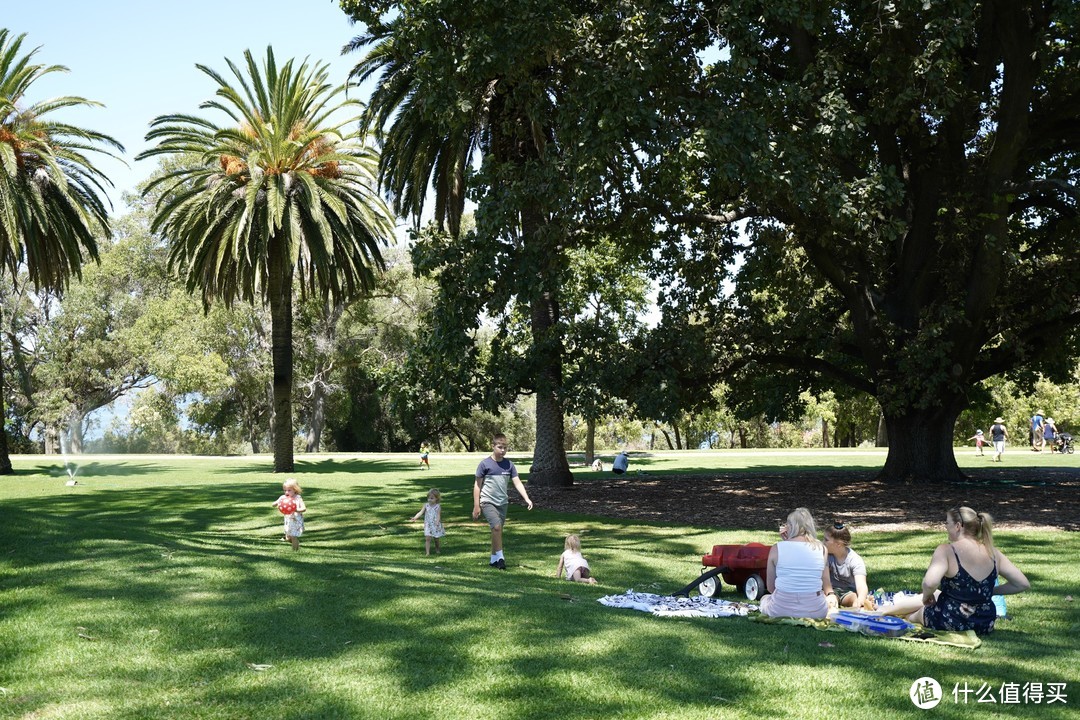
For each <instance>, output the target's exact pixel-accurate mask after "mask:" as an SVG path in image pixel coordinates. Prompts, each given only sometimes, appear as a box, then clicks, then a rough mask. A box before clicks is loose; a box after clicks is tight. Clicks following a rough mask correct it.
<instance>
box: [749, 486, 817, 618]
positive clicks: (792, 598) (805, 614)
mask: <svg viewBox="0 0 1080 720" xmlns="http://www.w3.org/2000/svg"><path fill="white" fill-rule="evenodd" d="M826 555H827V552H826V550H825V546H824V545H822V544H821V543H820V542H819V541H818V539H817V528H815V527H814V518H813V517H812V516H811V515H810V511H809V510H807V509H806V508H796V509H795V510H793V511H792V513H791V514H790V515H788V517H787V522H786V523H784V524H783V525H781V526H780V542H778V543H776V544H775V545H773V546H772V548H771V549H770V550H769V560H768V565H767V566H766V576H765V586H766V587H767V588H768V590H769V593H770V594H769V595H766V596H765V597H763V598H761V614H762V615H767V616H769V617H802V618H823V617H825V616H826V615H827V614H828V613H829V603H828V602H827V601H826V596H831V597H832V599H833V601H834V602H835V595H833V592H832V583H831V581H830V579H829V566H828V564H827V563H826V562H825V557H826Z"/></svg>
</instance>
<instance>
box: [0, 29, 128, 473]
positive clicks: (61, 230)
mask: <svg viewBox="0 0 1080 720" xmlns="http://www.w3.org/2000/svg"><path fill="white" fill-rule="evenodd" d="M25 37H26V35H25V34H23V35H18V36H15V37H12V36H11V34H10V33H9V32H8V30H7V29H3V28H0V272H7V273H9V274H10V275H11V277H12V278H17V277H18V275H19V272H20V270H23V271H25V272H26V276H27V278H28V279H29V280H30V282H31V283H33V284H34V285H35V286H36V287H37V288H39V289H40V288H50V289H53V290H56V291H62V290H63V289H64V288H65V287H66V286H67V283H68V280H69V279H70V278H71V276H72V275H74V276H76V277H79V276H81V273H82V264H83V262H84V260H85V259H87V258H89V259H92V260H97V242H96V240H95V236H96V235H98V234H101V235H104V236H109V235H110V230H109V213H108V210H107V209H106V206H105V202H103V200H102V196H103V195H104V193H105V186H106V185H110V186H111V183H110V182H109V179H108V178H107V177H105V175H104V174H102V173H101V172H100V171H99V170H98V169H97V168H96V167H94V165H93V163H92V162H91V161H90V158H89V157H88V155H87V153H91V152H96V153H104V154H105V155H109V156H114V155H113V154H112V153H111V152H109V151H108V150H106V149H105V148H112V149H115V150H117V151H120V152H123V149H124V148H123V146H121V145H120V143H118V142H116V141H115V140H113V139H112V138H111V137H109V136H107V135H103V134H101V133H98V132H94V131H92V130H86V129H83V128H79V127H76V126H74V125H69V124H67V123H63V122H58V121H56V120H53V119H51V117H50V116H51V115H52V114H53V113H55V112H56V111H58V110H64V109H66V108H72V107H87V106H89V107H93V106H100V104H99V103H95V102H92V101H90V100H86V99H84V98H81V97H73V96H65V97H58V98H53V99H51V100H44V101H41V102H37V103H33V104H28V102H27V100H26V96H27V91H28V90H29V89H30V87H31V86H32V85H33V83H34V82H35V81H36V80H38V79H39V78H41V77H42V76H44V75H48V74H50V73H54V72H67V68H65V67H64V66H62V65H37V64H33V63H32V62H31V61H32V59H33V56H34V55H35V54H36V53H37V50H38V49H37V48H35V49H33V50H31V51H30V52H28V53H26V54H23V52H22V43H23V40H24V38H25ZM2 388H3V366H2V365H0V419H2V418H3V417H5V415H4V403H3V392H2ZM11 473H12V467H11V460H10V458H9V457H8V446H7V434H6V432H4V431H0V474H5V475H7V474H11Z"/></svg>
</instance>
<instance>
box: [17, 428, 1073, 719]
mask: <svg viewBox="0 0 1080 720" xmlns="http://www.w3.org/2000/svg"><path fill="white" fill-rule="evenodd" d="M958 455H959V457H960V459H961V463H962V464H965V465H966V464H967V463H968V460H967V458H969V456H970V452H969V451H968V449H961V450H960V451H958ZM480 457H481V456H480V455H458V456H444V455H438V454H435V455H433V456H432V464H433V469H432V470H431V471H426V472H425V471H420V470H419V469H418V468H417V462H418V458H417V456H415V455H400V456H345V455H342V456H335V457H322V458H319V459H315V460H307V459H303V458H301V459H300V460H299V461H298V463H297V469H298V472H296V473H295V475H294V476H295V477H296V478H297V479H298V480H299V482H300V484H301V485H302V486H303V487H304V489H305V494H304V497H305V499H306V502H307V504H308V507H309V512H308V514H307V528H308V530H307V533H306V534H305V535H304V537H303V540H302V547H301V550H300V552H299V553H293V552H292V551H291V550H290V548H289V546H288V545H287V544H286V543H283V542H282V541H281V519H280V515H279V514H277V512H276V511H275V510H274V509H273V508H271V507H270V505H271V503H272V502H273V501H274V499H275V498H276V497H277V496H278V495H279V494H280V482H281V480H282V478H281V476H275V475H273V474H272V473H270V472H269V468H270V467H271V462H270V461H269V460H268V459H267V458H265V457H262V458H205V459H204V458H164V457H138V456H135V457H129V458H124V459H116V458H113V457H94V456H84V457H82V458H80V459H79V462H80V466H79V468H78V473H77V475H76V479H77V480H78V482H79V484H78V485H77V486H74V487H68V486H66V485H65V481H67V479H68V476H67V474H66V473H65V471H64V467H63V465H62V462H61V461H60V459H59V458H57V459H55V460H54V459H52V458H42V457H29V458H20V457H16V458H15V465H16V468H17V469H18V471H19V473H20V474H19V475H17V476H15V477H13V478H11V477H8V478H2V479H0V483H2V484H3V487H4V493H3V498H2V500H0V512H2V513H3V525H2V530H0V716H3V717H17V718H34V719H35V720H40V719H43V718H65V719H66V718H110V719H116V718H260V719H263V718H266V719H273V718H290V719H291V718H425V717H431V718H466V717H467V718H548V717H550V718H600V717H619V718H718V717H721V718H728V717H731V718H762V717H765V718H769V717H781V716H788V717H793V718H818V717H822V718H825V717H835V718H882V717H887V716H892V715H894V714H906V713H909V712H921V711H918V710H916V709H915V708H914V706H913V705H912V704H911V701H910V700H909V698H908V691H909V689H910V687H911V685H912V683H913V681H915V680H916V679H917V678H920V677H923V676H930V677H933V678H935V679H937V680H938V681H939V682H940V683H941V685H942V686H943V687H944V688H945V691H946V698H945V700H944V701H943V702H942V704H941V705H940V706H939V707H938V708H937V709H936V710H935V711H931V712H939V713H940V712H944V713H946V715H947V716H949V717H973V718H974V717H991V716H994V715H995V713H998V714H1000V715H1002V716H1008V717H1014V716H1016V717H1037V718H1040V719H1041V718H1056V717H1062V718H1064V717H1074V716H1075V705H1076V704H1077V703H1080V683H1078V682H1077V671H1076V668H1077V666H1078V665H1077V661H1078V660H1080V654H1078V652H1077V647H1078V644H1077V640H1076V638H1077V633H1078V630H1080V614H1078V612H1077V609H1076V603H1075V602H1073V601H1072V600H1071V599H1068V598H1067V596H1076V595H1077V594H1078V590H1080V564H1078V563H1077V562H1076V558H1077V557H1080V537H1078V535H1077V534H1076V533H1067V532H1049V531H1038V532H1036V531H1028V532H1015V531H1002V532H1000V533H998V534H997V537H996V539H997V542H998V545H999V546H1000V547H1001V548H1002V549H1003V550H1004V551H1005V552H1006V553H1007V554H1008V555H1009V556H1010V557H1011V558H1012V559H1013V560H1014V562H1016V563H1017V565H1019V566H1020V567H1021V568H1022V569H1023V570H1024V571H1025V572H1026V573H1027V575H1028V577H1029V578H1030V579H1031V581H1032V584H1033V588H1032V590H1031V591H1030V592H1028V593H1026V594H1024V595H1020V596H1016V597H1011V598H1009V610H1010V613H1011V614H1013V616H1014V618H1013V619H1010V620H1007V621H1003V622H1001V623H1000V624H999V629H998V631H997V632H995V633H994V634H993V635H991V636H989V637H987V638H985V639H984V643H983V645H982V647H981V648H979V649H978V650H975V651H970V650H962V649H958V648H950V647H942V646H933V645H925V644H919V643H906V642H900V641H894V640H884V639H872V638H866V637H863V636H860V635H856V634H850V633H823V632H818V631H815V630H810V629H805V628H794V627H786V626H770V625H762V624H758V623H752V622H749V621H747V620H745V619H742V618H725V619H700V618H694V619H661V618H654V617H651V616H649V615H646V614H644V613H638V612H633V611H624V610H614V609H609V608H605V607H603V606H601V605H600V604H598V603H597V602H595V600H596V599H597V598H598V597H601V596H602V595H605V594H610V593H619V592H622V591H624V590H626V589H627V588H634V589H636V590H640V591H648V592H658V593H667V592H671V591H673V590H675V589H677V588H679V587H681V586H682V585H685V584H686V583H687V582H689V581H690V580H691V579H692V578H694V577H695V576H696V575H697V573H698V572H699V571H700V556H701V555H702V553H703V551H705V550H706V549H707V548H708V547H710V546H711V545H713V544H715V543H742V542H749V541H755V540H756V541H764V542H772V541H774V540H775V537H774V535H775V530H774V529H773V528H725V529H723V530H722V531H721V530H716V529H714V528H709V527H685V526H677V525H666V524H650V523H643V522H636V521H622V520H612V519H607V518H600V517H590V516H584V515H560V514H556V513H553V512H550V511H545V510H544V509H542V508H537V509H536V510H534V511H532V512H527V511H526V510H525V509H524V508H521V507H516V506H515V507H512V508H511V510H510V521H509V523H508V525H507V528H506V547H507V563H508V567H509V570H508V571H507V572H499V571H496V570H492V569H490V568H489V567H488V556H487V543H488V538H489V533H488V530H487V527H486V525H481V524H480V523H475V522H473V521H472V520H471V519H470V518H469V511H470V509H471V506H472V497H471V476H472V471H473V470H474V469H475V466H476V463H477V462H478V460H479V458H480ZM740 458H741V459H740ZM883 459H884V455H883V454H881V453H877V452H876V451H870V452H864V453H857V452H845V451H840V452H829V451H811V452H790V453H782V452H778V453H772V454H769V455H766V454H763V453H741V454H740V453H737V452H727V453H684V454H682V455H681V456H678V455H663V454H658V455H656V456H653V457H650V458H639V459H637V460H635V467H641V468H648V470H649V471H650V472H654V471H662V472H674V471H678V470H683V471H687V472H704V471H708V472H716V471H725V470H738V469H741V470H742V471H743V472H745V471H747V470H753V469H755V468H757V467H762V468H772V469H775V468H776V467H791V468H798V467H851V468H858V467H867V468H874V467H879V466H880V463H881V462H882V461H883ZM1007 459H1008V458H1007ZM1011 459H1012V460H1013V461H1014V462H1015V463H1017V464H1019V463H1021V462H1036V461H1038V462H1049V460H1048V459H1047V458H1032V457H1024V456H1023V454H1022V453H1021V452H1019V451H1017V452H1015V453H1013V454H1012V458H1011ZM971 460H975V459H974V458H971ZM1063 460H1064V461H1065V462H1067V461H1069V460H1071V458H1064V459H1063ZM515 461H517V459H515ZM1054 462H1057V461H1056V460H1055V461H1054ZM1063 464H1064V463H1063ZM519 467H522V469H523V470H524V469H525V468H526V467H527V463H523V462H522V463H519ZM793 478H794V473H793ZM431 486H436V487H439V488H440V489H441V490H442V491H443V517H444V523H445V524H446V525H447V536H446V537H445V538H444V539H443V554H442V555H441V556H438V557H436V556H432V557H425V556H424V555H423V547H424V539H423V530H422V523H408V522H406V521H407V519H408V518H409V517H410V516H411V515H412V514H413V513H415V512H416V511H417V510H418V509H419V508H420V506H421V505H422V504H423V502H424V499H425V496H426V493H427V490H428V488H429V487H431ZM569 532H578V533H580V534H581V535H582V542H583V550H584V553H585V555H586V556H587V557H588V558H589V560H590V563H591V564H592V566H593V569H594V572H595V574H596V575H597V577H598V578H599V580H600V584H599V585H595V586H587V585H579V584H570V583H566V582H564V581H560V580H556V579H555V578H554V577H553V573H554V569H555V564H556V562H557V560H558V556H559V553H560V552H561V551H562V538H563V536H565V535H566V534H567V533H569ZM942 541H944V533H942V534H941V535H940V536H937V535H933V534H928V533H925V532H912V533H898V532H877V533H862V534H859V535H858V536H857V538H856V543H855V546H856V548H857V549H858V550H859V551H860V553H861V554H862V555H863V556H864V557H865V558H866V559H867V562H868V564H869V566H870V572H871V576H870V582H871V586H872V587H875V586H883V587H886V588H901V587H915V586H917V585H918V583H919V581H920V579H921V577H922V572H923V570H924V569H925V565H926V563H927V561H928V559H929V556H930V553H931V552H932V550H933V548H934V546H935V545H936V544H937V543H939V542H942ZM728 592H729V593H732V592H733V591H732V590H731V589H730V588H728ZM823 643H824V644H826V646H823ZM828 645H831V647H830V646H828ZM1061 682H1066V683H1068V685H1067V687H1066V692H1067V693H1068V695H1069V697H1068V704H1064V705H1063V704H1061V703H1060V702H1059V703H1056V704H1047V702H1046V699H1044V700H1043V702H1042V703H1040V704H1035V703H1033V702H1027V703H1025V702H1024V701H1023V698H1021V701H1020V703H1019V704H1015V705H1008V706H1004V707H1003V706H1001V705H995V706H992V707H988V706H987V705H986V704H977V703H976V702H975V700H976V698H975V696H974V695H972V696H971V697H970V698H969V702H968V704H967V705H963V704H956V703H954V701H953V699H952V694H951V693H952V689H953V687H954V684H957V683H960V684H961V687H962V686H963V684H964V683H967V685H968V686H969V687H972V688H973V689H977V688H979V687H980V686H981V685H983V684H984V683H985V684H986V685H988V686H990V687H991V688H992V689H993V690H994V692H995V694H996V693H997V692H998V691H999V690H1000V689H1001V688H1002V686H1003V685H1005V684H1007V683H1017V684H1019V685H1020V686H1023V685H1024V684H1025V683H1043V684H1044V685H1048V684H1049V683H1061Z"/></svg>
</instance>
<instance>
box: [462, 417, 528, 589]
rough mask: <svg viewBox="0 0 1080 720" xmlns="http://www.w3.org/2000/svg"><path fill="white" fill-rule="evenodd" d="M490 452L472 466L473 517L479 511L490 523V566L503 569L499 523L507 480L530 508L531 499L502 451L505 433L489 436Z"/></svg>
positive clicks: (503, 519)
mask: <svg viewBox="0 0 1080 720" xmlns="http://www.w3.org/2000/svg"><path fill="white" fill-rule="evenodd" d="M491 445H492V450H491V455H490V457H486V458H484V459H483V460H481V461H480V464H479V465H478V466H477V467H476V480H475V482H473V511H472V517H473V520H476V519H477V518H479V517H480V515H481V514H483V516H484V519H485V520H487V522H488V525H489V526H490V527H491V567H493V568H497V569H499V570H505V569H506V558H505V557H503V525H504V524H505V523H506V510H507V507H508V506H509V505H510V495H509V493H508V492H507V487H508V486H509V484H510V483H511V482H513V483H514V487H515V488H516V489H517V491H518V493H519V494H520V495H521V499H522V500H524V501H525V505H526V506H527V507H528V508H529V509H530V510H532V509H533V503H532V500H530V499H529V493H528V492H527V491H526V490H525V486H524V485H523V484H522V482H521V478H520V477H518V471H517V468H516V467H514V463H512V462H510V461H509V460H508V459H507V458H506V452H507V450H509V449H510V446H509V445H507V443H506V436H505V435H503V434H502V433H499V434H498V435H496V436H495V437H493V438H492V439H491Z"/></svg>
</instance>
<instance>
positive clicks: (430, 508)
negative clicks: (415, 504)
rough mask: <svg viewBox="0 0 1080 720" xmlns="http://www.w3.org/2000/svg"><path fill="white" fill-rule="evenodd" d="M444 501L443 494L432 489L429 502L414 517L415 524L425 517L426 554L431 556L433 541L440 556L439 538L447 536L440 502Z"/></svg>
mask: <svg viewBox="0 0 1080 720" xmlns="http://www.w3.org/2000/svg"><path fill="white" fill-rule="evenodd" d="M441 500H442V493H440V492H439V491H438V490H436V489H435V488H431V490H430V491H428V494H427V502H426V503H424V506H423V507H421V508H420V510H419V511H418V512H417V513H416V514H415V515H413V516H412V518H411V520H412V521H413V522H415V521H417V520H419V519H420V516H421V515H423V516H424V554H425V555H430V554H431V541H432V540H434V541H435V554H436V555H438V554H439V549H440V548H439V538H441V537H442V536H443V535H445V534H446V531H445V530H443V524H442V506H441V505H440V504H439V502H440V501H441Z"/></svg>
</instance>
